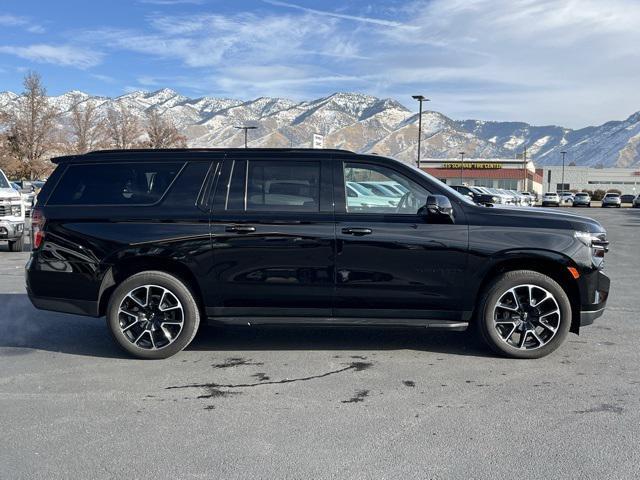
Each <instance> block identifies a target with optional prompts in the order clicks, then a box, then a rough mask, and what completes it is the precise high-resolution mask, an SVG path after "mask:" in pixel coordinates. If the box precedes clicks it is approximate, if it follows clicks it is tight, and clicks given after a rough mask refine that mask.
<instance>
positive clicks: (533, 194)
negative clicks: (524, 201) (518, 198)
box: [520, 192, 538, 205]
mask: <svg viewBox="0 0 640 480" xmlns="http://www.w3.org/2000/svg"><path fill="white" fill-rule="evenodd" d="M520 194H521V195H526V196H528V197H529V198H530V199H531V202H530V203H531V205H533V204H534V203H536V202H537V201H538V194H537V193H536V192H520Z"/></svg>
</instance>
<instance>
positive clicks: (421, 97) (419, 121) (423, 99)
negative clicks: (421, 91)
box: [411, 95, 429, 168]
mask: <svg viewBox="0 0 640 480" xmlns="http://www.w3.org/2000/svg"><path fill="white" fill-rule="evenodd" d="M411 98H413V99H414V100H418V102H420V113H419V114H418V168H420V139H421V137H422V102H428V101H429V99H428V98H426V97H425V96H424V95H412V96H411Z"/></svg>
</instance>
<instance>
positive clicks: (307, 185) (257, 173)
mask: <svg viewBox="0 0 640 480" xmlns="http://www.w3.org/2000/svg"><path fill="white" fill-rule="evenodd" d="M319 199H320V163H319V162H295V161H294V162H287V161H284V162H266V161H265V162H249V170H248V172H247V203H246V205H247V207H246V208H247V211H256V210H269V211H277V212H319V211H320V200H319Z"/></svg>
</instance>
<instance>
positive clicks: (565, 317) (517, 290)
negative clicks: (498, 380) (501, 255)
mask: <svg viewBox="0 0 640 480" xmlns="http://www.w3.org/2000/svg"><path fill="white" fill-rule="evenodd" d="M477 321H478V327H479V330H480V332H481V334H482V337H483V338H484V340H485V342H486V343H487V344H488V345H489V347H491V349H493V350H494V351H495V352H497V353H499V354H502V355H506V356H508V357H512V358H540V357H544V356H545V355H548V354H549V353H551V352H553V351H554V350H555V349H556V348H558V347H559V346H560V345H561V344H562V342H563V341H564V339H565V338H566V336H567V333H568V332H569V327H570V326H571V303H570V302H569V298H568V297H567V294H566V293H565V291H564V290H563V289H562V287H560V285H558V283H557V282H555V281H554V280H553V279H552V278H550V277H548V276H547V275H543V274H541V273H539V272H535V271H531V270H517V271H511V272H507V273H504V274H502V275H500V276H498V277H497V278H496V279H495V280H494V281H493V282H492V283H491V284H490V285H489V286H488V288H487V289H486V290H485V291H484V293H483V297H482V301H481V304H480V305H479V308H478V318H477Z"/></svg>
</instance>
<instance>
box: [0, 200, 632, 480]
mask: <svg viewBox="0 0 640 480" xmlns="http://www.w3.org/2000/svg"><path fill="white" fill-rule="evenodd" d="M571 212H572V213H577V214H582V215H589V216H592V217H594V218H596V219H597V220H599V221H601V222H602V223H603V225H604V226H605V227H606V228H607V230H608V234H609V239H610V240H611V252H610V253H609V254H608V256H607V267H606V270H607V271H608V274H609V276H610V277H611V279H612V293H611V297H610V300H609V305H608V308H607V311H606V313H605V315H604V316H603V317H602V318H600V319H598V320H597V321H596V324H595V325H593V326H591V327H588V328H585V329H584V330H583V333H582V334H581V335H580V336H575V335H571V336H569V338H568V341H567V343H566V344H565V345H564V346H562V347H561V348H560V349H559V350H558V351H557V352H555V353H554V354H552V355H551V356H549V357H546V358H543V359H541V360H535V361H514V360H506V359H502V358H496V357H494V356H492V355H491V354H490V353H489V352H488V351H486V350H485V349H484V348H482V347H480V346H478V345H477V343H476V342H474V341H472V340H470V339H469V337H468V336H466V335H465V334H456V333H428V332H427V331H422V330H400V329H398V330H396V329H366V330H365V329H356V328H349V329H318V328H274V329H262V328H255V327H254V328H251V329H249V328H226V329H217V328H205V329H203V331H201V332H200V334H199V336H198V337H196V340H195V341H194V343H193V344H192V345H191V346H190V347H189V348H188V349H187V350H186V351H184V352H182V353H181V354H179V355H177V356H175V357H173V358H170V359H168V360H164V361H156V362H149V361H138V360H131V359H128V358H126V357H124V356H123V355H122V354H121V352H120V350H119V349H117V347H116V346H115V345H114V344H113V343H112V341H111V340H110V338H108V333H107V329H106V327H105V325H104V321H103V320H102V319H92V318H84V317H74V316H69V315H63V314H56V313H50V312H41V311H37V310H35V309H34V308H33V307H32V306H31V305H30V303H29V301H28V299H27V298H26V295H25V292H24V280H23V267H24V263H25V262H26V259H27V258H28V254H27V253H9V252H7V250H6V245H4V244H2V245H0V434H1V435H2V437H1V441H0V478H87V476H90V477H91V478H111V477H115V476H122V477H124V476H127V477H129V478H209V477H215V478H373V477H377V478H398V477H407V478H471V477H473V478H504V477H510V476H514V475H518V477H523V478H549V477H563V478H578V477H588V478H612V479H613V478H615V479H619V478H634V477H636V476H637V466H638V464H640V448H639V447H638V445H637V438H639V437H640V396H639V394H640V371H639V370H638V368H637V367H638V364H639V361H640V349H639V348H638V346H637V339H638V338H639V333H640V326H639V325H638V323H639V322H640V315H639V314H638V312H639V311H640V299H639V298H640V256H639V252H640V243H639V241H640V238H639V236H638V232H639V231H640V230H639V229H640V210H634V209H614V210H604V209H591V210H588V211H586V210H579V211H578V210H577V209H571ZM88 472H90V473H88ZM634 472H636V473H634Z"/></svg>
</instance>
